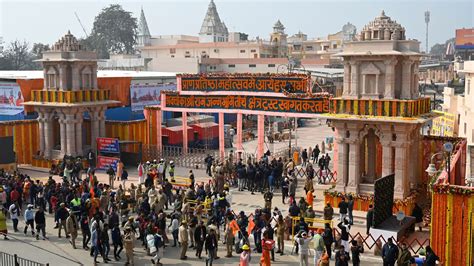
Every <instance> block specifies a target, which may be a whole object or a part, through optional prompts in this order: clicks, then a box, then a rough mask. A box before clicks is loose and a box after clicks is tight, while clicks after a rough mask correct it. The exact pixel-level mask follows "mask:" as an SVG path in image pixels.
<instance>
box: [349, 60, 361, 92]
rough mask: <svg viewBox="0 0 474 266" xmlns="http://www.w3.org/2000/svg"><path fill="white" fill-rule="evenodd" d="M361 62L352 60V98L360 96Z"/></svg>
mask: <svg viewBox="0 0 474 266" xmlns="http://www.w3.org/2000/svg"><path fill="white" fill-rule="evenodd" d="M359 64H360V62H358V61H351V93H350V96H351V97H352V98H358V97H359V92H360V90H359Z"/></svg>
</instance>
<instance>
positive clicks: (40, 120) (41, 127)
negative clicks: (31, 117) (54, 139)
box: [37, 109, 46, 156]
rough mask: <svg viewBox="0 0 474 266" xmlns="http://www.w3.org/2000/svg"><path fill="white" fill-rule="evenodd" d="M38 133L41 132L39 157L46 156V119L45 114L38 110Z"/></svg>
mask: <svg viewBox="0 0 474 266" xmlns="http://www.w3.org/2000/svg"><path fill="white" fill-rule="evenodd" d="M37 120H38V131H39V155H40V156H43V155H44V150H45V148H44V142H45V137H46V136H45V133H44V124H45V119H44V113H43V111H42V110H41V109H40V110H38V119H37Z"/></svg>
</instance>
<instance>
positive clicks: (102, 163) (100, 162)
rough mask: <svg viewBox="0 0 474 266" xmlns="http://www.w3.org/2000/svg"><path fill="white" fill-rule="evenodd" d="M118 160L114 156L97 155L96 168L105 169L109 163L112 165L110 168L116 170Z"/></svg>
mask: <svg viewBox="0 0 474 266" xmlns="http://www.w3.org/2000/svg"><path fill="white" fill-rule="evenodd" d="M119 161H120V159H119V158H116V157H107V156H97V168H99V169H102V170H107V169H108V168H109V165H112V168H113V169H114V171H115V172H117V164H118V162H119Z"/></svg>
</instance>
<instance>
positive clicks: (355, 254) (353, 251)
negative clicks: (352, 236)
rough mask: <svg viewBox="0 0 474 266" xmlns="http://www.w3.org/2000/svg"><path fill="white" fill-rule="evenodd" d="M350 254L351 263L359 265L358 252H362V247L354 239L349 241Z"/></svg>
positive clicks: (355, 265)
mask: <svg viewBox="0 0 474 266" xmlns="http://www.w3.org/2000/svg"><path fill="white" fill-rule="evenodd" d="M351 244H352V246H351V256H352V265H354V266H359V265H360V253H364V247H363V246H360V245H359V244H358V243H357V241H356V240H352V241H351Z"/></svg>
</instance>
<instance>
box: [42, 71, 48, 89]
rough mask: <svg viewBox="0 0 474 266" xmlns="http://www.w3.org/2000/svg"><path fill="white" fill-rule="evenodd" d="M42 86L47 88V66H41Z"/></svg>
mask: <svg viewBox="0 0 474 266" xmlns="http://www.w3.org/2000/svg"><path fill="white" fill-rule="evenodd" d="M43 88H44V89H48V88H49V79H48V67H47V66H44V67H43Z"/></svg>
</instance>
